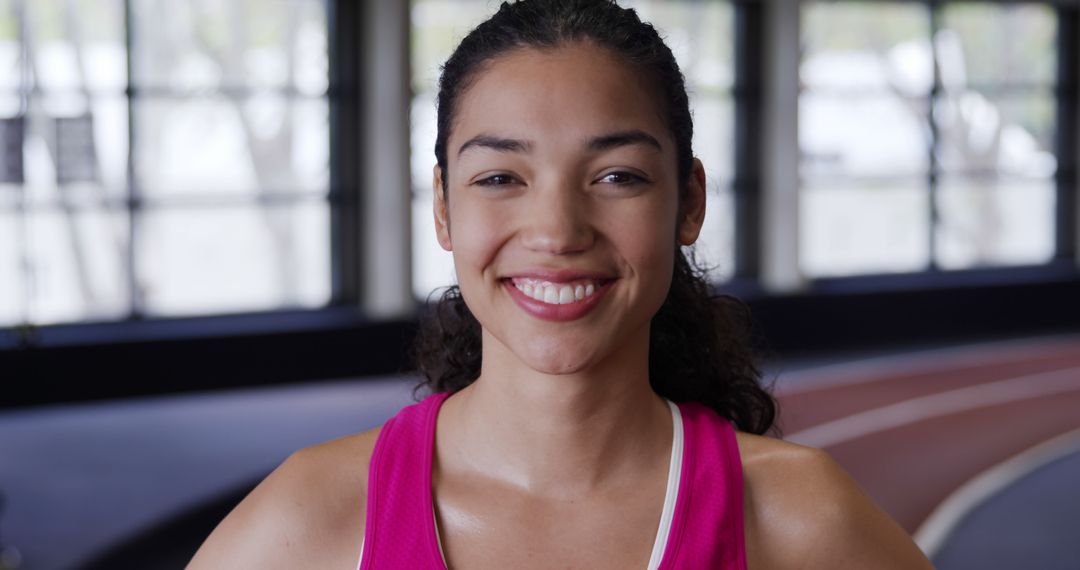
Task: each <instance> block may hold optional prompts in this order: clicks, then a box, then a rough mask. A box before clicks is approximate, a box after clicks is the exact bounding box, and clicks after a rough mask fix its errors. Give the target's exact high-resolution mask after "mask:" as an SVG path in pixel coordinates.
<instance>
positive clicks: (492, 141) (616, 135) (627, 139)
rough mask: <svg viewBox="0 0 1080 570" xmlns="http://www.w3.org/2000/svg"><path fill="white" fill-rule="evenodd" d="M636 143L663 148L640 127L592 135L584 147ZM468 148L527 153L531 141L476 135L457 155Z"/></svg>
mask: <svg viewBox="0 0 1080 570" xmlns="http://www.w3.org/2000/svg"><path fill="white" fill-rule="evenodd" d="M636 144H642V145H646V146H651V147H653V148H655V149H656V150H659V151H662V150H663V149H664V147H663V146H662V145H661V144H660V141H658V140H656V137H654V136H652V135H650V134H649V133H646V132H645V131H642V130H640V129H631V130H627V131H616V132H613V133H608V134H606V135H601V136H598V137H593V138H591V139H589V141H588V143H587V144H586V147H587V148H588V149H589V150H591V151H604V150H611V149H613V148H618V147H622V146H629V145H636ZM470 148H487V149H491V150H494V151H497V152H521V153H527V152H529V151H531V150H532V148H533V143H532V142H531V141H526V140H520V139H508V138H502V137H496V136H492V135H477V136H475V137H473V138H471V139H469V140H467V141H465V143H464V144H462V145H461V147H460V148H458V156H461V154H462V153H464V152H465V151H466V150H468V149H470Z"/></svg>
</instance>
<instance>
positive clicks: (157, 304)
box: [135, 200, 330, 316]
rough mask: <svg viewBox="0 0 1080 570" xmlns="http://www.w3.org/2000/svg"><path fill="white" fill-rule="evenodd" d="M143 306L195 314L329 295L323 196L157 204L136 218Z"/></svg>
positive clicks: (311, 303)
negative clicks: (292, 200)
mask: <svg viewBox="0 0 1080 570" xmlns="http://www.w3.org/2000/svg"><path fill="white" fill-rule="evenodd" d="M135 238H136V241H135V245H136V249H137V252H136V257H137V259H136V267H137V268H138V270H139V272H140V273H139V276H138V277H139V285H140V288H141V293H142V295H143V298H144V301H145V307H146V311H147V313H149V314H152V315H161V316H172V315H196V314H209V313H215V312H241V311H254V310H266V309H277V308H283V307H316V306H319V305H322V304H325V303H327V302H328V301H329V298H330V257H329V251H330V245H329V239H330V228H329V210H328V206H327V203H326V202H325V201H322V200H310V201H303V202H296V203H293V204H275V205H259V204H255V203H248V204H239V205H232V206H214V207H205V208H204V207H187V208H160V209H147V210H145V211H143V212H142V213H141V215H140V217H139V219H138V220H137V224H136V234H135Z"/></svg>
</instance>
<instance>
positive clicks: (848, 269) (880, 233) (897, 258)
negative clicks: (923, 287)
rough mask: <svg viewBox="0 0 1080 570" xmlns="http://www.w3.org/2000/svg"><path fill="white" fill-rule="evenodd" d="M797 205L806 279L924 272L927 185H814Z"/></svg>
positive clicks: (805, 190)
mask: <svg viewBox="0 0 1080 570" xmlns="http://www.w3.org/2000/svg"><path fill="white" fill-rule="evenodd" d="M799 200H800V207H799V233H800V240H799V248H800V250H799V259H800V265H801V267H802V270H803V272H804V274H805V275H807V276H808V277H840V276H846V275H859V274H874V273H899V272H908V271H919V270H923V269H926V267H927V265H928V262H929V251H930V250H929V243H928V240H929V235H930V228H929V217H930V216H929V213H928V212H929V203H928V192H927V191H926V183H925V182H924V181H922V180H911V181H883V182H876V183H875V182H869V181H868V182H864V183H857V182H847V183H844V184H842V185H841V184H832V185H830V184H825V183H815V182H814V181H811V182H809V183H807V184H804V185H803V189H802V192H800V194H799Z"/></svg>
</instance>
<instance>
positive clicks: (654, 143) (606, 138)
mask: <svg viewBox="0 0 1080 570" xmlns="http://www.w3.org/2000/svg"><path fill="white" fill-rule="evenodd" d="M635 144H643V145H647V146H651V147H654V148H656V150H660V151H662V150H664V147H662V146H660V141H658V140H656V137H654V136H652V135H650V134H649V133H646V132H645V131H642V130H638V129H632V130H629V131H617V132H614V133H609V134H606V135H602V136H599V137H594V138H591V139H589V144H588V147H589V150H594V151H599V150H611V149H613V148H618V147H621V146H628V145H635Z"/></svg>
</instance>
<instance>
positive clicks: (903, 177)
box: [799, 2, 1058, 278]
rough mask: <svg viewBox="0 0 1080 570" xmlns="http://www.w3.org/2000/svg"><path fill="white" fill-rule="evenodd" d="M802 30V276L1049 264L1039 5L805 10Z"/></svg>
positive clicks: (1047, 21)
mask: <svg viewBox="0 0 1080 570" xmlns="http://www.w3.org/2000/svg"><path fill="white" fill-rule="evenodd" d="M801 26H802V31H803V36H802V38H803V59H802V62H801V65H800V83H801V85H802V92H801V94H800V97H799V147H800V157H801V158H800V172H799V174H800V179H801V184H802V188H801V191H800V224H801V226H800V231H801V239H800V263H801V269H802V271H803V272H804V273H805V274H806V275H807V276H809V277H812V278H813V277H831V276H845V275H857V274H871V273H897V272H911V271H924V270H927V269H931V268H940V269H968V268H975V267H987V266H1008V265H1029V264H1039V263H1045V262H1048V261H1050V260H1051V258H1052V257H1053V256H1054V232H1055V227H1054V223H1055V221H1054V216H1055V214H1054V208H1055V174H1056V170H1057V160H1056V157H1055V154H1054V137H1055V131H1054V125H1055V121H1056V117H1055V113H1056V106H1057V100H1056V98H1055V89H1056V82H1057V78H1056V77H1055V73H1056V71H1055V70H1056V66H1057V26H1058V23H1057V15H1056V12H1055V10H1054V8H1053V7H1051V6H1050V5H1048V4H1039V3H1020V4H998V3H989V2H955V3H940V4H935V5H934V7H933V8H931V7H930V5H929V4H924V3H913V2H812V3H807V4H804V5H803V7H802V23H801Z"/></svg>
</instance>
